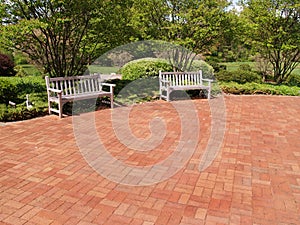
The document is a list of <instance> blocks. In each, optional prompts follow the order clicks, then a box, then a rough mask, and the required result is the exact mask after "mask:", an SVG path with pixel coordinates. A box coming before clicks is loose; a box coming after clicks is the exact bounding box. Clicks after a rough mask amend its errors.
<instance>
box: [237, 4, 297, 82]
mask: <svg viewBox="0 0 300 225" xmlns="http://www.w3.org/2000/svg"><path fill="white" fill-rule="evenodd" d="M296 2H297V1H294V0H276V1H273V0H249V1H246V5H244V10H243V12H242V16H243V18H247V19H248V27H249V29H248V30H247V36H248V42H249V43H251V44H252V47H253V49H254V50H255V51H257V52H258V53H260V56H261V57H263V58H264V59H267V60H268V61H269V62H270V64H271V65H272V69H273V74H274V79H275V81H276V82H277V83H278V84H279V83H282V82H284V81H286V79H287V78H288V77H289V76H290V74H291V73H292V71H293V70H294V69H295V68H296V66H297V64H298V62H299V60H300V51H299V49H300V36H299V34H300V21H299V17H300V10H299V4H297V3H296Z"/></svg>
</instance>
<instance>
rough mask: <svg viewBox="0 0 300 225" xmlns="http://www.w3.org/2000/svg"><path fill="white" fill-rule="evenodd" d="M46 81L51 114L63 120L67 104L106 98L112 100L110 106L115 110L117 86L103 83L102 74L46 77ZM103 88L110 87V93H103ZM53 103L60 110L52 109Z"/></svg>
mask: <svg viewBox="0 0 300 225" xmlns="http://www.w3.org/2000/svg"><path fill="white" fill-rule="evenodd" d="M45 80H46V86H47V93H48V110H49V114H51V112H55V113H58V114H59V117H60V118H62V113H63V105H64V104H65V103H67V102H72V101H75V100H84V99H92V98H98V97H104V96H108V97H109V98H110V105H111V108H113V104H114V103H113V99H114V93H113V88H114V86H115V84H107V83H103V82H102V81H101V76H100V74H94V75H84V76H72V77H55V78H50V77H48V76H46V77H45ZM103 86H109V91H103V90H102V87H103ZM53 103H57V104H58V109H56V108H53V107H52V105H53Z"/></svg>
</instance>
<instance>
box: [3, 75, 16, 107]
mask: <svg viewBox="0 0 300 225" xmlns="http://www.w3.org/2000/svg"><path fill="white" fill-rule="evenodd" d="M16 97H17V92H16V90H15V86H14V85H13V84H11V83H10V82H9V81H8V80H2V79H0V103H4V104H6V105H8V102H9V101H12V100H14V99H15V98H16Z"/></svg>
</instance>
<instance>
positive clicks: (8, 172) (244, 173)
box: [0, 96, 300, 225]
mask: <svg viewBox="0 0 300 225" xmlns="http://www.w3.org/2000/svg"><path fill="white" fill-rule="evenodd" d="M193 103H194V104H195V106H196V108H197V110H198V111H197V114H198V117H199V121H200V135H199V140H198V144H197V149H196V151H195V152H194V154H193V156H192V157H191V159H190V160H189V161H188V163H187V164H185V166H184V168H182V169H180V170H179V172H178V173H176V174H175V175H174V176H172V177H170V178H169V179H167V180H165V181H163V182H160V183H157V184H153V185H148V186H128V185H123V184H118V183H116V182H113V181H110V180H108V179H106V178H104V177H103V176H101V175H100V174H98V173H97V172H96V171H95V170H94V169H93V168H92V167H90V166H89V164H88V163H87V162H86V161H85V159H84V158H83V156H82V154H81V152H80V150H79V148H78V146H77V145H76V141H75V137H74V132H73V125H72V117H66V118H64V119H61V120H60V119H58V117H57V116H46V117H42V118H37V119H33V120H28V121H22V122H17V123H10V124H5V125H4V126H1V125H0V173H1V175H0V207H1V209H0V224H13V225H17V224H43V225H44V224H112V225H117V224H122V225H123V224H144V225H150V224H162V225H165V224H170V225H176V224H197V225H199V224H272V225H273V224H300V98H299V97H279V96H226V97H225V103H226V114H227V117H226V131H225V136H224V140H223V143H222V147H221V149H220V152H219V154H218V155H217V157H216V159H215V160H214V161H213V163H212V164H211V165H210V166H209V167H208V168H207V169H205V170H204V171H202V172H199V170H198V166H199V163H200V159H201V156H202V155H203V153H204V151H205V147H206V145H207V143H208V140H209V137H210V127H211V118H212V117H211V113H210V107H209V104H208V101H207V100H206V99H203V100H201V99H199V100H193ZM114 110H119V109H114ZM153 117H163V118H164V120H165V124H166V136H165V138H164V140H163V142H162V143H161V145H160V147H159V148H157V149H154V150H153V151H148V152H141V151H133V150H132V149H128V148H126V146H125V147H124V145H122V144H121V143H120V142H119V141H118V139H117V138H116V136H115V134H114V130H113V129H112V125H111V110H109V109H108V110H100V111H97V112H96V121H95V124H96V129H97V131H98V134H99V137H100V139H101V140H102V142H103V145H104V146H106V148H107V150H108V151H110V153H111V154H112V155H113V156H114V157H115V158H116V159H117V160H120V161H123V162H125V163H127V164H128V165H134V166H140V167H141V166H149V165H153V164H155V163H157V162H159V161H161V160H163V159H166V158H167V157H168V155H169V154H171V153H172V151H173V150H174V147H175V145H176V144H178V138H179V136H180V132H181V127H180V122H178V121H179V117H178V115H177V114H176V112H175V111H174V109H173V108H172V105H171V104H170V103H167V102H163V101H158V102H153V103H146V104H142V105H138V106H136V107H134V108H133V109H132V112H131V114H130V120H129V122H130V125H131V128H132V132H133V134H134V135H136V136H137V137H139V138H145V137H148V136H149V135H150V130H149V127H148V123H149V121H150V120H151V118H153ZM137 176H138V175H137ZM133 179H134V177H133Z"/></svg>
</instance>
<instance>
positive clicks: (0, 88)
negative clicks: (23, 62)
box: [0, 76, 47, 121]
mask: <svg viewBox="0 0 300 225" xmlns="http://www.w3.org/2000/svg"><path fill="white" fill-rule="evenodd" d="M26 94H29V99H30V101H31V102H33V107H32V108H31V109H30V110H28V109H27V108H26ZM8 101H12V102H14V103H16V108H13V107H12V106H11V105H8ZM1 103H2V104H1ZM45 111H47V93H46V87H45V81H44V79H42V77H37V76H26V77H1V78H0V121H13V120H22V119H28V118H33V117H36V116H38V115H44V114H45Z"/></svg>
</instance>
